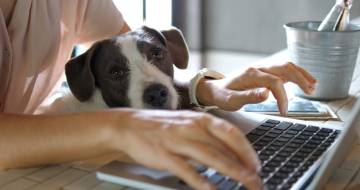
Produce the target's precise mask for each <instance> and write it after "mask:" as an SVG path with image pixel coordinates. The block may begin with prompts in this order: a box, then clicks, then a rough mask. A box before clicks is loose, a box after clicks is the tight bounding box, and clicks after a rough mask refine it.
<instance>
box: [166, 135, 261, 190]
mask: <svg viewBox="0 0 360 190" xmlns="http://www.w3.org/2000/svg"><path fill="white" fill-rule="evenodd" d="M165 146H166V147H167V148H168V150H169V151H170V152H172V153H175V154H179V155H182V156H186V157H189V158H191V159H194V160H196V161H197V162H200V163H202V164H205V165H207V166H209V167H211V168H214V169H216V170H217V171H219V172H220V173H223V174H225V175H227V176H229V177H231V178H233V179H235V180H238V181H241V182H242V183H244V184H247V186H249V187H253V186H257V187H259V185H260V184H254V183H255V180H251V181H249V180H248V176H256V172H255V171H252V170H249V169H248V168H247V167H245V166H244V165H243V164H241V163H240V162H239V161H237V160H234V159H232V158H229V157H226V156H224V155H223V154H222V153H221V151H219V150H217V149H216V148H215V147H211V146H207V145H205V144H203V143H199V142H196V141H183V140H177V141H176V143H167V144H166V145H165Z"/></svg>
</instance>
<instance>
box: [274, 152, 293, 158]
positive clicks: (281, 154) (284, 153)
mask: <svg viewBox="0 0 360 190" xmlns="http://www.w3.org/2000/svg"><path fill="white" fill-rule="evenodd" d="M277 155H279V156H284V157H289V156H291V153H290V152H285V151H280V152H279V153H278V154H277Z"/></svg>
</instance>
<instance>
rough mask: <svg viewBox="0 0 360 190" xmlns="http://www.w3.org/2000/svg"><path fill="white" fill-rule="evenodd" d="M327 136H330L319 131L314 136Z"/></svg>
mask: <svg viewBox="0 0 360 190" xmlns="http://www.w3.org/2000/svg"><path fill="white" fill-rule="evenodd" d="M329 135H330V134H329V133H325V132H321V131H320V132H318V133H316V136H320V137H327V136H329Z"/></svg>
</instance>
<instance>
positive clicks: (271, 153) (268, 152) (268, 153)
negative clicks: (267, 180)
mask: <svg viewBox="0 0 360 190" xmlns="http://www.w3.org/2000/svg"><path fill="white" fill-rule="evenodd" d="M274 153H275V151H273V150H268V149H265V150H264V151H262V152H261V154H264V155H269V156H271V155H273V154H274Z"/></svg>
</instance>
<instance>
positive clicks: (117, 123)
mask: <svg viewBox="0 0 360 190" xmlns="http://www.w3.org/2000/svg"><path fill="white" fill-rule="evenodd" d="M104 113H105V115H107V116H106V117H105V118H106V120H104V123H106V124H105V125H104V124H103V126H104V127H105V129H104V130H105V131H107V132H108V134H109V135H104V136H107V138H106V139H105V146H106V147H107V148H109V149H110V150H111V151H112V152H114V151H116V152H118V151H121V152H124V151H125V150H126V147H127V139H128V138H127V136H128V135H127V131H128V130H127V128H128V127H130V126H133V124H132V123H131V121H132V119H131V118H132V117H133V116H132V115H133V113H134V110H132V109H116V110H111V111H105V112H104Z"/></svg>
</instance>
